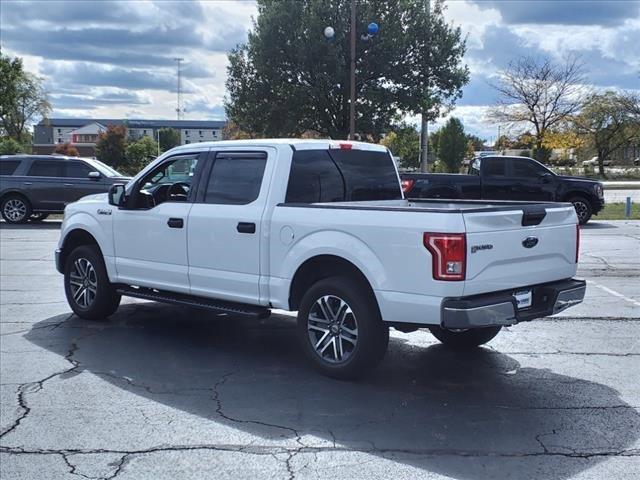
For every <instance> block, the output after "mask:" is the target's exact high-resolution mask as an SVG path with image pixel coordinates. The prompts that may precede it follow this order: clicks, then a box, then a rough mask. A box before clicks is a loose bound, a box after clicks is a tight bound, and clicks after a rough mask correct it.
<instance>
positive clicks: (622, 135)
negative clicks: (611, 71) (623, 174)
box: [574, 91, 640, 177]
mask: <svg viewBox="0 0 640 480" xmlns="http://www.w3.org/2000/svg"><path fill="white" fill-rule="evenodd" d="M630 101H631V100H630V94H624V93H616V92H613V91H607V92H604V93H595V94H592V95H590V96H589V98H588V99H587V100H586V102H585V104H584V106H583V107H582V110H581V111H580V114H579V115H576V117H575V118H574V125H575V127H576V130H577V132H578V133H579V134H580V135H582V136H583V138H584V139H585V141H586V142H588V143H589V144H590V145H591V146H592V147H593V149H594V150H595V151H596V153H597V155H598V171H599V173H600V175H602V176H603V177H605V173H604V162H605V160H607V159H608V158H609V156H610V155H611V154H612V153H614V152H615V151H616V150H618V149H620V148H622V147H625V146H627V145H629V143H630V142H632V141H638V140H640V122H638V120H636V119H635V118H634V114H633V110H632V109H630V108H629V104H630V103H629V102H630Z"/></svg>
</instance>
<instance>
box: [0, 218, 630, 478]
mask: <svg viewBox="0 0 640 480" xmlns="http://www.w3.org/2000/svg"><path fill="white" fill-rule="evenodd" d="M58 228H59V223H57V222H45V223H44V224H43V225H41V226H26V227H25V226H23V227H13V226H7V225H6V224H2V225H1V226H0V237H1V239H0V257H1V262H0V274H1V285H0V287H1V299H0V317H1V324H0V335H1V337H0V360H1V361H0V367H1V369H0V374H1V378H0V383H1V387H0V388H1V390H0V392H1V397H0V399H1V406H2V408H1V410H0V477H1V478H2V479H19V478H20V479H21V478H29V479H31V478H38V479H47V480H54V479H62V478H64V479H67V478H93V479H97V478H104V479H113V478H118V479H133V478H151V479H165V478H166V479H177V478H215V479H216V480H218V479H227V478H229V479H249V478H256V479H257V478H260V479H262V478H276V479H286V478H300V479H307V478H309V479H324V478H327V479H328V478H332V479H333V478H345V479H356V478H363V479H377V478H379V479H385V480H386V479H390V478H393V479H396V478H407V479H409V478H426V479H436V478H437V479H444V478H448V479H451V478H453V479H460V480H464V479H480V478H482V479H490V478H491V479H499V480H502V479H505V480H506V479H524V478H532V479H538V480H540V479H542V480H546V479H549V480H551V479H554V480H556V479H560V480H563V479H578V478H579V479H598V480H600V479H616V480H623V479H638V478H639V477H640V473H639V472H640V414H639V412H640V340H639V339H640V222H630V221H629V222H626V221H611V222H605V221H594V222H592V223H590V224H589V225H588V226H586V227H585V228H584V229H583V235H582V253H581V267H580V275H581V276H583V277H586V278H587V279H588V281H589V286H588V292H587V298H586V301H585V303H584V304H582V305H580V306H578V307H576V308H573V309H571V310H568V311H566V312H564V314H562V315H561V316H559V317H557V318H556V317H554V318H550V319H543V320H538V321H535V322H532V323H527V324H522V325H517V326H514V327H511V328H508V329H506V331H503V332H502V333H501V334H500V335H499V336H498V337H497V338H496V339H495V340H494V341H493V342H492V343H491V344H490V346H489V348H482V349H478V350H477V351H474V352H469V353H465V354H460V353H453V352H451V351H448V350H447V349H445V348H443V347H441V346H440V345H438V344H437V342H436V341H435V340H434V339H433V338H432V337H431V336H430V334H429V333H427V332H423V331H419V332H415V333H411V334H402V333H399V332H395V331H393V333H392V339H391V342H390V348H389V352H388V354H387V356H386V358H385V360H384V361H383V363H382V365H381V367H380V368H379V369H377V370H376V371H375V372H374V373H372V374H371V375H370V376H368V377H367V378H365V379H363V380H361V381H359V382H355V383H347V382H338V381H334V380H330V379H327V378H324V377H321V376H319V375H317V374H316V373H314V372H313V371H312V370H310V369H309V368H308V367H307V365H306V363H305V362H304V361H303V358H302V353H301V351H300V350H299V349H298V346H297V343H296V341H295V335H294V321H293V318H292V317H291V316H288V315H284V314H274V315H273V316H272V317H271V318H270V319H267V320H264V321H260V322H247V321H238V320H234V319H233V318H229V317H224V318H221V317H216V316H214V315H212V314H210V313H206V312H204V313H203V312H202V311H198V310H189V309H184V308H178V307H173V306H166V305H158V304H153V303H145V302H140V301H134V300H125V301H124V304H123V306H122V307H121V308H120V310H119V311H118V313H117V314H116V315H114V316H113V317H112V318H111V321H109V322H107V323H100V322H87V321H82V320H80V319H78V318H77V317H75V316H73V315H71V314H70V309H69V307H68V306H67V303H66V301H65V299H64V293H63V288H62V278H61V276H60V275H59V274H58V273H57V272H56V271H55V268H54V264H53V250H54V248H55V244H56V241H57V238H58Z"/></svg>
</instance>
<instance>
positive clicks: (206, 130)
mask: <svg viewBox="0 0 640 480" xmlns="http://www.w3.org/2000/svg"><path fill="white" fill-rule="evenodd" d="M226 124H227V122H226V121H219V120H129V119H120V120H117V119H98V118H95V119H91V118H48V119H46V120H42V121H40V123H38V124H37V125H34V127H33V153H34V154H37V155H49V154H51V153H53V150H54V149H55V148H56V145H58V144H60V143H65V142H69V143H71V144H72V145H73V146H74V147H76V149H77V150H78V152H79V153H80V155H81V156H85V157H93V156H94V155H95V146H96V142H97V141H98V137H99V135H100V134H101V133H102V132H104V131H105V130H106V129H107V126H109V125H124V126H126V127H127V134H128V135H129V139H130V140H132V141H136V140H139V139H140V138H142V137H144V136H147V137H151V138H153V139H154V140H156V141H157V140H158V130H160V129H162V128H174V129H176V130H177V131H179V132H180V144H181V145H186V144H189V143H197V142H209V141H215V140H222V129H223V128H224V127H225V125H226Z"/></svg>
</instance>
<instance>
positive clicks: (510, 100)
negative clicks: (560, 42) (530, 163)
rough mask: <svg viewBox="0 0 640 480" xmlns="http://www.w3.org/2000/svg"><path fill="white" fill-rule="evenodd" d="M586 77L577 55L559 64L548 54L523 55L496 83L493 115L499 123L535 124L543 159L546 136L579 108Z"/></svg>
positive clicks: (538, 155) (536, 144)
mask: <svg viewBox="0 0 640 480" xmlns="http://www.w3.org/2000/svg"><path fill="white" fill-rule="evenodd" d="M584 78H585V77H584V73H583V65H582V63H581V62H580V61H579V59H578V57H575V56H574V57H568V58H566V59H565V60H564V61H563V62H562V63H559V64H557V63H554V62H552V61H551V60H550V59H547V58H534V57H529V56H525V57H521V58H519V59H517V60H515V61H514V62H511V63H510V64H509V66H508V68H507V69H505V70H504V71H503V72H501V74H500V79H499V81H498V83H496V84H494V85H493V86H494V88H495V89H496V90H497V91H498V94H499V96H500V99H499V104H498V106H496V107H495V108H494V109H493V110H492V111H491V112H490V117H491V118H493V119H494V120H495V121H496V123H507V124H511V125H519V126H522V125H530V126H532V128H533V135H534V137H535V142H534V150H535V152H536V158H537V159H538V160H541V161H544V160H545V158H544V156H545V148H544V145H543V143H544V137H545V135H546V134H547V132H549V130H550V129H552V128H553V127H554V126H555V125H557V124H559V123H561V122H564V121H566V120H567V119H569V118H570V117H571V116H572V115H573V114H575V113H576V112H578V111H579V110H580V107H581V106H582V102H583V98H584V87H583V86H582V84H583V83H584Z"/></svg>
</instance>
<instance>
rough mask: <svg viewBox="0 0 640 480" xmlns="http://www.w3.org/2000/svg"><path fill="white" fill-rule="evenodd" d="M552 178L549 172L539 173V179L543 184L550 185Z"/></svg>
mask: <svg viewBox="0 0 640 480" xmlns="http://www.w3.org/2000/svg"><path fill="white" fill-rule="evenodd" d="M551 177H552V175H551V174H550V173H548V172H545V173H539V174H538V178H539V179H540V180H541V181H542V182H543V183H549V182H550V181H551Z"/></svg>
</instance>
